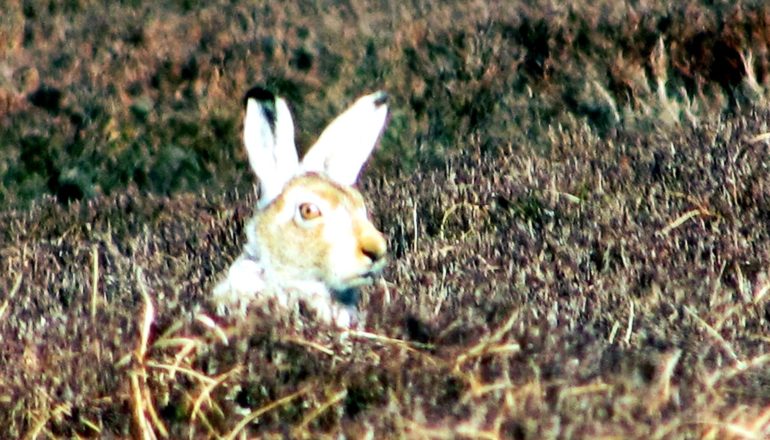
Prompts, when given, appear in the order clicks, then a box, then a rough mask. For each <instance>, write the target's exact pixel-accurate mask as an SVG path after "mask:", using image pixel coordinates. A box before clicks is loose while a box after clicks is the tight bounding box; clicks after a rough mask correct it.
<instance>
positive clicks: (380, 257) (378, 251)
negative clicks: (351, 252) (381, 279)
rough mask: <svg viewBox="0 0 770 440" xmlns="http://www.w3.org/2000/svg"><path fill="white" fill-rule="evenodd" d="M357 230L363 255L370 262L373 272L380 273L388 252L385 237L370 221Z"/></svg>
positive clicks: (366, 221) (360, 225)
mask: <svg viewBox="0 0 770 440" xmlns="http://www.w3.org/2000/svg"><path fill="white" fill-rule="evenodd" d="M357 229H358V231H357V232H358V234H357V235H358V243H359V247H360V252H361V255H362V256H363V257H364V258H366V259H368V260H369V264H370V265H371V267H372V272H376V271H379V270H380V269H381V268H382V265H383V264H384V263H385V252H386V251H387V244H386V243H385V237H383V236H382V234H381V233H380V231H378V230H377V229H376V228H375V227H374V225H372V224H371V223H370V222H369V220H368V219H367V220H365V221H363V222H361V223H360V224H359V226H358V228H357Z"/></svg>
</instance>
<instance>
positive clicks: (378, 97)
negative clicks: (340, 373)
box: [374, 90, 388, 107]
mask: <svg viewBox="0 0 770 440" xmlns="http://www.w3.org/2000/svg"><path fill="white" fill-rule="evenodd" d="M387 103H388V92H385V91H383V90H379V91H377V92H375V96H374V105H375V106H376V107H379V106H381V105H384V104H387Z"/></svg>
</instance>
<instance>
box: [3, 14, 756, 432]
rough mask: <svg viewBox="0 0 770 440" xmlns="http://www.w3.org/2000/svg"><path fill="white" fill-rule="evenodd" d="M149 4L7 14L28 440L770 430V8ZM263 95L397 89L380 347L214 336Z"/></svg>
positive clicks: (11, 190) (9, 169) (301, 118)
mask: <svg viewBox="0 0 770 440" xmlns="http://www.w3.org/2000/svg"><path fill="white" fill-rule="evenodd" d="M131 3H132V2H125V4H121V5H113V6H110V7H105V6H100V5H99V4H91V3H89V2H77V1H74V2H69V3H67V4H66V5H65V6H57V5H59V3H56V2H52V3H51V4H48V3H45V2H34V1H33V2H19V3H16V2H11V3H10V5H9V6H8V9H7V10H8V11H10V12H9V13H7V14H3V15H2V17H0V34H2V35H0V45H4V46H0V67H2V69H0V70H1V71H0V81H3V82H0V104H1V105H3V106H4V107H2V108H0V112H1V115H2V117H1V118H0V121H2V124H0V127H2V130H3V131H2V133H1V134H2V135H1V136H0V142H2V145H0V148H2V149H3V150H2V152H3V154H4V156H3V157H2V158H0V177H2V182H1V183H2V188H0V194H2V202H3V204H4V206H5V208H4V209H3V210H2V211H0V294H1V295H2V296H0V338H2V339H1V341H2V344H1V345H0V438H24V437H26V438H48V437H56V438H75V437H87V438H105V437H106V438H110V437H128V436H134V437H139V438H142V437H145V438H152V435H151V433H154V435H156V436H158V437H168V438H188V437H194V438H218V437H225V436H228V435H232V436H240V435H244V436H247V437H270V436H272V437H274V438H283V437H299V438H339V436H340V434H341V435H344V436H346V437H347V438H366V437H367V436H371V437H373V438H384V437H408V438H456V437H460V438H514V439H541V438H644V439H651V438H699V439H724V438H728V439H729V438H735V439H749V438H756V439H761V438H767V437H768V436H770V367H769V366H770V354H768V351H769V349H770V146H769V145H768V142H767V140H766V138H765V137H764V136H763V135H764V134H765V133H767V132H768V131H769V129H768V126H767V121H768V119H769V118H770V111H768V110H767V105H766V103H767V96H769V95H768V92H767V83H766V74H767V65H768V61H769V60H768V58H767V42H768V41H770V39H769V38H768V37H767V36H766V35H765V33H766V32H767V29H769V28H770V27H768V26H767V22H768V21H770V20H769V18H770V10H768V9H767V7H766V6H763V5H761V4H758V6H755V5H753V4H749V3H745V4H744V3H741V4H739V5H738V6H732V5H730V6H718V5H717V6H705V5H702V4H700V3H694V2H691V3H686V4H681V5H678V6H668V5H667V2H660V3H654V4H650V5H646V6H639V5H636V4H635V3H631V6H629V5H620V6H616V5H615V2H606V3H603V2H592V3H591V4H590V5H589V4H585V5H582V4H578V5H577V6H572V7H570V8H566V7H563V8H562V9H559V8H554V7H552V6H548V5H549V4H550V3H548V2H543V3H542V4H535V5H534V6H527V5H526V4H521V5H513V6H510V7H505V8H503V7H496V8H493V10H492V11H491V12H490V11H485V10H484V7H483V4H481V3H479V4H472V5H471V6H467V5H466V4H459V3H458V4H452V3H445V4H444V6H440V7H439V6H435V7H429V6H428V3H425V4H423V3H420V2H413V3H411V4H409V5H405V4H404V5H403V6H398V7H397V6H391V7H386V6H384V5H379V4H376V5H375V4H367V5H366V7H364V6H360V7H358V8H357V6H356V5H355V4H351V5H347V6H338V7H330V6H328V5H324V4H322V2H307V3H303V4H301V5H290V6H285V7H283V8H277V7H276V6H274V5H273V6H271V4H264V5H257V6H253V5H252V6H250V5H246V4H240V3H226V2H221V3H217V4H210V3H205V4H198V3H196V2H178V3H175V4H174V5H173V6H166V7H164V8H161V7H157V6H153V5H154V4H147V5H143V4H141V2H133V3H135V4H131ZM535 3H536V2H535ZM594 3H598V4H594ZM430 4H433V3H432V2H431V3H430ZM265 23H268V24H265ZM94 29H101V30H103V31H105V32H107V33H106V34H104V35H105V36H104V37H103V39H102V40H100V41H98V42H95V41H93V38H92V37H91V35H92V33H94V32H96V31H95V30H94ZM108 31H109V32H108ZM5 35H9V36H10V37H9V38H5V37H4V36H5ZM332 43H334V44H332ZM270 47H272V49H269V48H270ZM269 54H272V55H269ZM2 57H5V58H2ZM749 59H751V63H750V64H749V65H751V66H753V69H749V70H747V69H746V68H745V65H744V64H743V62H744V61H746V60H749ZM325 63H326V64H325ZM660 81H664V82H665V83H663V86H662V88H659V84H661V82H660ZM666 81H667V82H666ZM255 82H261V83H266V84H268V85H271V86H272V87H274V88H276V89H277V90H279V91H281V93H283V94H284V95H286V96H287V97H288V98H289V99H290V100H291V101H292V103H293V110H294V111H295V114H296V116H297V117H296V122H297V124H298V125H299V127H300V130H301V132H302V134H301V135H300V136H299V137H298V140H299V142H300V143H301V144H302V145H308V144H309V143H310V142H312V139H313V134H314V132H315V130H317V129H319V128H320V127H322V126H323V124H324V123H325V121H326V120H327V119H328V118H329V117H331V116H332V115H333V114H334V113H336V112H337V111H339V110H340V109H341V108H343V107H344V106H345V105H346V104H347V103H348V102H350V100H352V99H353V98H354V97H355V96H357V95H359V94H360V93H362V92H363V91H368V90H371V89H372V88H374V87H382V88H386V89H388V90H389V91H390V92H391V95H392V96H393V100H392V117H391V121H390V127H389V129H388V133H387V134H386V136H385V137H384V138H383V141H382V148H381V150H380V151H378V152H377V153H376V154H377V157H376V158H375V160H374V161H373V162H372V164H371V165H370V167H369V169H368V170H367V171H366V173H365V175H364V180H363V182H362V183H361V189H362V192H363V193H364V194H365V196H366V198H367V200H368V201H369V202H370V206H371V208H372V211H373V216H374V218H375V223H376V224H378V225H379V226H380V227H381V228H382V230H383V231H384V232H386V234H387V235H388V237H389V244H390V255H391V261H390V264H389V266H388V268H387V270H386V272H385V274H384V276H383V280H380V281H379V282H378V283H377V284H376V285H375V286H373V287H372V288H369V289H367V290H365V291H364V295H363V302H362V310H363V311H364V313H365V314H366V327H365V330H361V331H355V332H348V333H346V332H341V331H338V330H335V329H331V328H326V327H323V326H321V325H319V324H317V323H315V322H314V321H313V319H312V317H309V316H304V315H301V316H285V315H280V314H276V313H272V311H270V310H252V311H251V312H250V313H249V315H248V317H247V318H246V319H245V320H242V321H227V320H222V319H214V320H213V321H207V320H206V319H205V318H202V317H203V316H213V314H211V313H210V306H209V304H208V301H207V298H208V297H209V293H210V291H211V288H212V287H213V285H214V284H215V283H216V281H217V280H218V279H219V277H220V276H222V274H223V271H224V270H226V268H227V266H228V264H229V263H230V262H231V261H232V259H233V258H234V257H235V256H236V255H237V254H238V252H239V251H240V246H241V243H242V234H241V228H242V225H243V223H244V222H245V221H246V220H247V219H248V216H249V215H250V213H251V211H252V206H253V203H254V197H253V195H252V190H251V184H252V181H251V180H250V178H249V177H247V176H249V174H248V171H247V167H248V165H247V163H246V161H245V160H244V159H245V158H244V155H243V153H242V152H241V151H240V146H239V138H238V135H239V133H238V131H239V120H240V116H241V115H240V108H239V103H238V98H239V96H240V94H241V93H242V91H243V90H245V89H246V88H247V86H248V85H251V84H252V83H255ZM172 175H173V176H176V180H174V179H171V180H169V176H172ZM168 182H172V183H168ZM222 188H228V189H227V190H222ZM43 193H49V194H50V195H48V196H45V197H42V196H41V194H43ZM225 341H226V343H225Z"/></svg>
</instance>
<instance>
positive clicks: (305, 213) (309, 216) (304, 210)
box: [299, 203, 321, 220]
mask: <svg viewBox="0 0 770 440" xmlns="http://www.w3.org/2000/svg"><path fill="white" fill-rule="evenodd" d="M299 215H300V216H302V220H313V219H314V218H318V217H320V216H321V210H320V209H318V206H316V205H314V204H312V203H302V204H300V205H299Z"/></svg>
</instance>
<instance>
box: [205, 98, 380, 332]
mask: <svg viewBox="0 0 770 440" xmlns="http://www.w3.org/2000/svg"><path fill="white" fill-rule="evenodd" d="M386 99H387V95H386V94H385V93H384V92H376V93H373V94H371V95H367V96H363V97H361V98H359V99H358V100H357V101H356V102H355V103H354V104H353V105H352V106H351V107H350V108H348V109H347V110H346V111H345V112H343V113H342V114H341V115H339V116H338V117H337V118H336V119H334V120H333V121H332V122H331V123H330V124H329V126H328V127H326V129H325V130H324V131H323V132H322V133H321V136H320V137H319V138H318V141H317V142H316V143H315V145H313V147H312V148H310V150H309V151H308V152H307V154H306V155H305V157H304V158H303V159H302V161H301V162H300V161H299V160H298V158H297V150H296V148H295V146H294V125H293V123H292V118H291V114H290V112H289V108H288V106H287V105H286V102H285V101H284V100H283V99H281V98H279V97H276V96H275V95H273V94H272V93H270V92H268V91H267V90H264V89H261V88H259V87H255V88H253V89H251V90H249V92H248V93H247V94H246V99H245V100H246V117H245V121H244V130H243V140H244V144H245V146H246V150H247V152H248V155H249V162H250V164H251V168H252V169H253V170H254V172H255V173H256V175H257V177H258V178H259V183H260V199H259V201H258V203H257V209H256V214H255V215H254V217H253V218H252V219H251V220H250V221H249V222H248V223H247V225H246V236H247V243H246V245H245V247H244V250H243V253H242V254H241V256H240V257H239V258H238V259H237V260H236V261H235V262H234V263H233V264H232V266H231V267H230V269H229V271H228V274H227V278H226V279H225V280H224V281H222V282H221V283H219V285H217V287H216V288H215V289H214V295H215V297H216V299H217V300H218V301H219V303H220V305H221V306H224V307H226V308H229V307H230V306H232V305H238V307H240V310H241V311H242V312H243V311H245V308H246V306H247V305H248V303H249V302H251V301H252V300H253V299H255V298H265V299H268V298H275V299H276V300H277V302H278V304H280V305H282V306H284V307H293V306H294V305H296V304H298V302H302V303H304V304H305V305H306V306H307V307H308V308H309V309H311V310H313V311H314V312H315V313H316V315H317V316H318V317H319V318H320V319H321V320H323V321H326V322H329V323H333V324H336V325H337V326H340V327H349V326H351V325H354V324H355V322H354V321H355V318H356V304H355V303H356V301H357V298H356V291H355V289H356V288H357V287H358V286H361V285H364V284H368V283H370V282H371V279H372V276H373V275H375V274H376V273H378V272H379V271H380V270H381V269H382V267H383V266H384V264H385V251H386V242H385V238H384V237H383V235H382V233H380V231H378V230H377V228H375V227H374V225H373V224H372V223H371V221H370V220H369V218H368V216H367V212H366V207H365V206H364V199H363V197H362V196H361V194H360V193H359V192H358V191H357V190H356V189H354V188H353V187H352V186H351V185H353V184H354V183H355V181H356V179H357V178H358V174H359V172H360V170H361V167H362V166H363V164H364V162H365V161H366V159H367V158H368V157H369V155H370V154H371V152H372V150H373V148H374V146H375V144H376V143H377V139H378V138H379V136H380V133H381V132H382V130H383V127H384V126H385V118H386V116H387V112H388V109H387V105H386V104H385V101H386Z"/></svg>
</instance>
